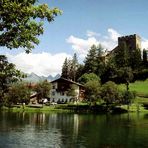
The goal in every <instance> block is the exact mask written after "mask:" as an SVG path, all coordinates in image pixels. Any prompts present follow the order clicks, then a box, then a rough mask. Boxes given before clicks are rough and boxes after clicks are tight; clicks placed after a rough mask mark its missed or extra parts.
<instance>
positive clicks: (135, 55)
mask: <svg viewBox="0 0 148 148" xmlns="http://www.w3.org/2000/svg"><path fill="white" fill-rule="evenodd" d="M141 63H142V59H141V50H140V49H133V50H129V67H131V68H132V69H133V70H138V69H139V68H140V65H141Z"/></svg>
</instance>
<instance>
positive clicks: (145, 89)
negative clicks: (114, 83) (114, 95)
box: [119, 79, 148, 98]
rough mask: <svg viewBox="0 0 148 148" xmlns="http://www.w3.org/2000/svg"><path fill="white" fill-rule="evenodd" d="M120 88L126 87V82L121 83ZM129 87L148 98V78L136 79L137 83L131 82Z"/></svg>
mask: <svg viewBox="0 0 148 148" xmlns="http://www.w3.org/2000/svg"><path fill="white" fill-rule="evenodd" d="M119 88H120V89H122V90H124V89H126V87H125V85H124V84H121V85H119ZM129 88H130V90H131V91H136V93H137V95H138V96H143V97H147V98H148V79H147V80H145V81H136V82H135V83H130V85H129Z"/></svg>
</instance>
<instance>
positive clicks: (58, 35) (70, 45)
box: [0, 0, 148, 75]
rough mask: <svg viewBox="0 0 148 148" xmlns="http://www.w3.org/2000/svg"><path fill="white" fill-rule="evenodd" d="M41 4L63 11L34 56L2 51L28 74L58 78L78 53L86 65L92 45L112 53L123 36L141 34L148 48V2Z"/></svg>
mask: <svg viewBox="0 0 148 148" xmlns="http://www.w3.org/2000/svg"><path fill="white" fill-rule="evenodd" d="M39 3H47V4H48V5H49V7H58V8H60V9H61V10H62V11H63V14H62V15H60V16H58V17H56V18H55V21H54V22H52V23H48V22H45V24H44V30H45V32H44V34H43V35H41V36H40V37H39V39H40V44H39V45H38V46H36V48H35V49H33V51H32V53H31V54H30V55H26V54H25V53H23V50H22V49H19V50H18V49H17V50H11V51H10V50H8V49H2V48H0V50H1V51H0V53H1V54H6V55H7V56H8V59H9V61H10V62H13V63H15V64H16V66H17V68H19V69H21V70H22V71H24V72H27V73H30V72H35V73H36V74H38V75H49V74H52V75H55V74H57V73H60V71H61V65H62V63H63V61H64V59H65V57H71V56H72V55H73V53H75V52H76V53H77V55H78V57H79V59H80V61H83V59H84V57H85V56H86V54H87V51H88V49H89V48H90V46H91V45H92V44H99V43H101V44H102V45H103V47H104V48H107V49H108V50H111V49H113V48H114V47H115V46H116V45H117V38H118V36H122V35H129V34H138V35H140V36H141V38H142V47H143V48H144V47H145V48H147V47H148V31H147V27H148V19H147V16H148V1H147V0H39Z"/></svg>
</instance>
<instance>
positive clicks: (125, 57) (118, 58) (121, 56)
mask: <svg viewBox="0 0 148 148" xmlns="http://www.w3.org/2000/svg"><path fill="white" fill-rule="evenodd" d="M113 58H114V61H115V65H116V67H117V68H120V67H127V66H128V65H129V58H130V57H129V51H128V47H127V45H126V43H125V42H123V44H121V45H120V46H119V47H118V50H117V51H116V52H115V53H114V56H113Z"/></svg>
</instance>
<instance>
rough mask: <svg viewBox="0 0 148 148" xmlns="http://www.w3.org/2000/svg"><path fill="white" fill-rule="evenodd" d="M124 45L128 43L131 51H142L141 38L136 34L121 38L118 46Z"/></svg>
mask: <svg viewBox="0 0 148 148" xmlns="http://www.w3.org/2000/svg"><path fill="white" fill-rule="evenodd" d="M123 43H126V45H127V47H128V49H129V50H135V49H141V38H140V36H138V35H136V34H134V35H129V36H123V37H119V38H118V46H120V45H121V44H123Z"/></svg>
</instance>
